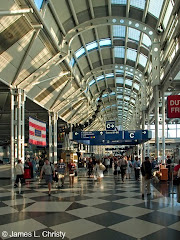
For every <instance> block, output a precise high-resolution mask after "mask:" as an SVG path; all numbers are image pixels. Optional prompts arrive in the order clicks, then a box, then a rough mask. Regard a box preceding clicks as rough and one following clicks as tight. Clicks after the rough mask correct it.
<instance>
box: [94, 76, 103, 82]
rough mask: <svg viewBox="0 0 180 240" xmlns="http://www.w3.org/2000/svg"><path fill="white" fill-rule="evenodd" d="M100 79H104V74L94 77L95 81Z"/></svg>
mask: <svg viewBox="0 0 180 240" xmlns="http://www.w3.org/2000/svg"><path fill="white" fill-rule="evenodd" d="M102 79H104V75H101V76H98V77H97V78H96V80H97V81H100V80H102Z"/></svg>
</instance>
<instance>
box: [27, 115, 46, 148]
mask: <svg viewBox="0 0 180 240" xmlns="http://www.w3.org/2000/svg"><path fill="white" fill-rule="evenodd" d="M29 143H31V144H33V145H38V146H46V123H44V122H41V121H38V120H36V119H34V118H31V117H29Z"/></svg>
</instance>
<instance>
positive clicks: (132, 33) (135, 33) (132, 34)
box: [128, 27, 140, 41]
mask: <svg viewBox="0 0 180 240" xmlns="http://www.w3.org/2000/svg"><path fill="white" fill-rule="evenodd" d="M128 38H130V39H133V40H135V41H139V38H140V31H139V30H136V29H134V28H130V27H129V29H128Z"/></svg>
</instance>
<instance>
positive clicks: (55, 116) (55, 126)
mask: <svg viewBox="0 0 180 240" xmlns="http://www.w3.org/2000/svg"><path fill="white" fill-rule="evenodd" d="M57 120H58V114H57V113H55V112H54V114H53V125H54V128H53V131H54V163H57Z"/></svg>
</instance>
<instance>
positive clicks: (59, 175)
mask: <svg viewBox="0 0 180 240" xmlns="http://www.w3.org/2000/svg"><path fill="white" fill-rule="evenodd" d="M166 164H167V166H168V164H169V158H167V163H166ZM85 167H86V169H87V176H88V178H93V180H95V181H96V180H97V181H98V182H101V181H102V179H103V177H104V174H105V175H106V174H107V173H111V172H112V173H113V175H114V178H115V180H120V179H121V180H122V183H124V182H125V179H131V178H134V179H135V180H136V181H139V180H140V173H141V174H142V197H144V194H145V189H147V195H150V194H151V192H150V180H151V178H152V177H153V172H154V171H156V170H158V169H159V163H158V161H157V159H151V160H150V158H149V157H148V156H146V157H145V160H144V161H143V163H142V164H141V161H140V158H139V157H138V156H136V157H135V158H134V160H132V159H131V157H130V156H118V157H117V156H116V157H115V156H113V157H112V156H111V157H109V156H105V157H104V158H102V161H101V160H100V159H96V158H95V157H90V158H87V159H86V165H85ZM110 169H112V170H110ZM15 170H16V180H15V183H14V187H18V184H19V183H20V184H23V183H25V179H26V178H27V179H28V178H39V179H42V178H43V179H45V182H46V184H47V185H48V191H49V196H50V195H51V188H52V182H56V183H57V186H56V187H57V188H63V187H64V183H65V177H66V176H69V186H70V187H73V186H74V179H75V177H76V176H77V170H78V169H77V165H76V164H75V163H74V162H73V160H71V161H69V163H65V162H64V160H63V159H62V158H60V159H59V161H58V163H57V164H53V163H51V162H49V160H48V158H47V157H45V158H42V157H40V156H35V157H34V158H33V159H32V161H30V159H29V158H27V159H26V161H25V163H24V164H22V161H21V160H18V163H17V164H16V166H15ZM179 174H180V161H179V164H178V165H177V166H176V167H175V168H174V177H175V178H177V179H179V180H180V176H179ZM120 176H121V177H120Z"/></svg>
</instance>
